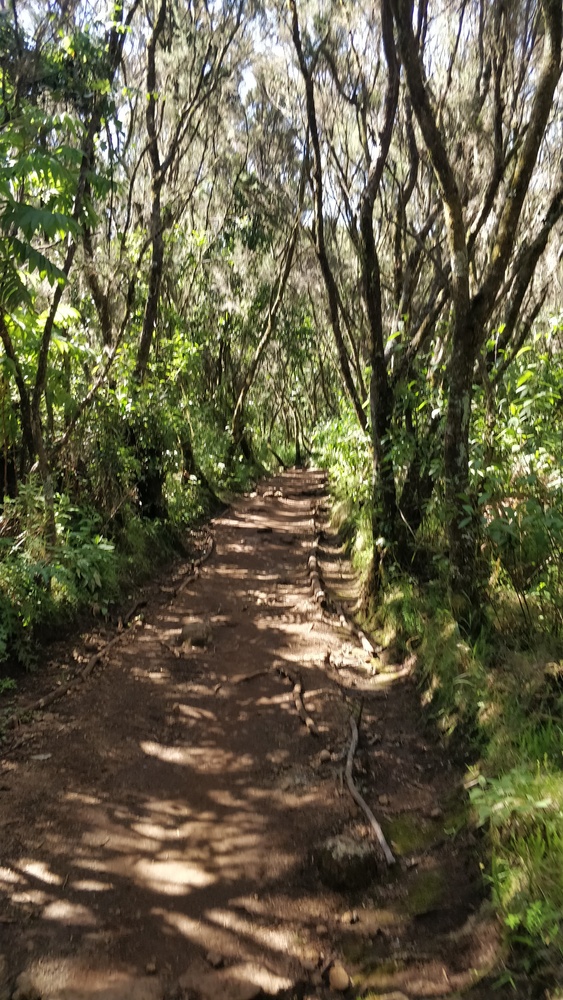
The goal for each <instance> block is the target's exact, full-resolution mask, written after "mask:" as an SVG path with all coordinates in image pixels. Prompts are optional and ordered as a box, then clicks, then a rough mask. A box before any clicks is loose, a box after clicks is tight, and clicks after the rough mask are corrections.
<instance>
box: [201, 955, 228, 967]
mask: <svg viewBox="0 0 563 1000" xmlns="http://www.w3.org/2000/svg"><path fill="white" fill-rule="evenodd" d="M205 960H206V962H209V964H210V965H211V966H212V967H213V968H214V969H220V968H221V967H222V966H223V965H224V964H225V960H224V958H223V956H222V955H220V954H219V952H218V951H208V952H207V955H206V956H205Z"/></svg>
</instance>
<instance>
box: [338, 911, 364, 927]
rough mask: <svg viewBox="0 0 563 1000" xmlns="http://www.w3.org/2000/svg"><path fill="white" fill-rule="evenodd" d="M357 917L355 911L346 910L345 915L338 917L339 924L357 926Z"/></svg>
mask: <svg viewBox="0 0 563 1000" xmlns="http://www.w3.org/2000/svg"><path fill="white" fill-rule="evenodd" d="M359 919H360V918H359V916H358V914H357V912H356V910H346V912H345V913H343V914H342V916H341V917H340V923H341V924H357V923H358V921H359Z"/></svg>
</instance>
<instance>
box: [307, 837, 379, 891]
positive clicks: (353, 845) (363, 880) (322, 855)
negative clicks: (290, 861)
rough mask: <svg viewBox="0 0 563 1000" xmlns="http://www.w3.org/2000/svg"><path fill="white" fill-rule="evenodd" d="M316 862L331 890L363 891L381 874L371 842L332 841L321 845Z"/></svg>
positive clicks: (332, 839)
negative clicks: (378, 873)
mask: <svg viewBox="0 0 563 1000" xmlns="http://www.w3.org/2000/svg"><path fill="white" fill-rule="evenodd" d="M316 861H317V866H318V869H319V874H320V876H321V879H322V880H323V882H324V883H325V885H328V886H329V887H330V888H331V889H338V890H346V891H351V890H354V889H363V888H365V887H366V885H368V884H369V883H370V882H371V881H373V879H374V878H375V876H376V875H377V872H378V859H377V855H376V853H375V851H374V849H373V844H372V843H371V842H368V841H365V842H363V843H360V842H358V841H357V840H355V839H354V838H352V837H347V836H344V835H340V836H337V837H329V838H328V839H327V840H325V841H324V842H323V843H321V844H320V845H319V847H318V848H317V853H316Z"/></svg>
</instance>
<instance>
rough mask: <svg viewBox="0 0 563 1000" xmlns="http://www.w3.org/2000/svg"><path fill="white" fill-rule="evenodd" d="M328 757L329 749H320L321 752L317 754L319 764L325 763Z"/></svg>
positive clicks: (329, 757) (329, 754) (329, 756)
mask: <svg viewBox="0 0 563 1000" xmlns="http://www.w3.org/2000/svg"><path fill="white" fill-rule="evenodd" d="M330 759H331V753H330V750H321V752H320V754H319V761H320V763H321V764H327V763H328V761H329V760H330Z"/></svg>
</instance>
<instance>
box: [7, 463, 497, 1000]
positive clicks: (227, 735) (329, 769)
mask: <svg viewBox="0 0 563 1000" xmlns="http://www.w3.org/2000/svg"><path fill="white" fill-rule="evenodd" d="M323 495H324V478H323V475H322V473H320V472H292V471H289V472H286V473H284V474H283V475H282V476H279V477H278V478H276V479H274V480H270V481H269V482H268V484H267V485H266V486H263V487H261V488H260V489H259V490H258V491H257V492H256V493H254V494H252V495H250V496H248V497H245V498H242V499H241V500H240V501H238V502H237V503H236V504H235V505H234V506H233V507H232V508H230V509H229V510H228V511H227V512H226V513H224V514H223V515H222V516H220V517H218V518H216V519H215V520H214V521H213V522H212V525H211V530H212V533H213V537H214V542H215V547H214V553H213V555H212V557H211V558H210V559H209V560H208V561H207V562H206V563H205V564H204V565H202V566H201V568H200V571H199V576H198V577H194V578H192V579H190V580H187V581H186V585H183V586H182V587H173V588H171V589H170V592H169V593H161V595H160V598H159V599H152V600H149V602H148V604H147V607H146V609H145V615H144V621H143V623H142V624H140V626H139V627H138V628H136V629H135V630H134V631H133V632H131V634H127V635H125V636H123V638H122V639H121V640H120V642H119V643H116V644H115V645H114V646H113V648H112V649H111V650H110V652H109V654H108V657H107V660H106V662H104V663H101V662H100V661H97V662H96V664H95V665H94V666H93V668H92V670H91V671H90V672H89V673H88V675H87V677H86V679H85V680H84V683H82V684H80V685H79V686H76V687H74V688H72V690H71V692H70V694H69V696H68V697H65V698H63V699H61V700H59V701H56V702H54V703H53V704H52V705H51V706H49V707H50V711H42V712H35V713H34V714H33V715H32V717H31V718H30V719H27V720H25V719H24V720H23V722H22V725H21V726H20V730H19V732H20V731H21V732H22V734H23V736H22V742H21V745H18V746H17V747H16V749H15V750H14V751H13V752H12V753H11V754H9V755H8V756H7V757H5V758H4V759H3V760H2V762H1V775H0V843H1V858H0V935H1V938H0V1000H7V998H11V997H12V996H16V997H17V998H18V1000H32V998H33V997H35V998H36V1000H37V998H38V997H41V998H42V1000H133V998H135V1000H188V998H189V1000H193V998H201V1000H218V998H226V1000H245V998H247V1000H249V998H251V997H255V996H275V995H282V996H287V997H293V996H296V997H300V998H305V997H311V998H312V997H330V996H333V995H335V992H334V991H335V990H337V992H338V990H340V991H343V990H344V989H345V988H347V989H348V993H347V995H358V996H360V995H362V994H365V993H366V992H367V991H369V990H371V991H372V992H371V994H370V995H371V996H373V995H374V992H373V991H375V995H377V994H378V993H380V994H385V993H386V992H387V993H389V992H391V991H400V992H401V993H402V994H403V996H406V997H413V998H414V997H431V996H447V995H451V994H453V993H454V992H455V991H459V990H461V989H467V988H468V987H470V986H471V985H472V984H474V983H475V981H476V979H477V978H479V976H481V975H484V974H485V973H486V972H487V971H488V970H489V969H490V968H491V967H492V966H493V964H494V962H495V959H496V956H497V933H496V928H495V925H494V922H493V920H492V919H491V918H488V917H486V916H485V914H484V913H483V912H482V910H481V909H480V904H481V878H480V872H479V868H478V863H477V858H476V855H475V851H474V850H473V849H472V845H471V843H469V842H468V835H467V834H466V833H465V832H463V830H462V824H461V823H459V815H460V811H461V810H462V809H463V804H462V802H461V800H460V795H459V787H460V781H461V774H460V773H458V772H457V771H456V769H455V768H454V767H452V766H450V764H449V762H448V759H447V756H446V755H445V752H444V750H443V748H441V747H440V746H439V744H438V742H437V741H436V740H435V739H434V738H433V737H432V735H431V734H430V735H429V733H428V732H427V731H425V730H424V728H423V720H422V714H421V710H420V704H419V695H418V692H417V690H416V687H415V685H414V683H413V678H412V669H413V663H412V662H406V663H404V662H400V663H393V662H385V661H386V660H387V661H388V660H389V657H388V656H387V657H385V655H384V651H381V650H379V652H380V653H381V658H378V657H374V655H373V650H371V649H366V648H365V643H362V639H361V636H362V635H363V633H361V634H360V633H358V631H357V629H356V630H355V631H354V630H353V629H351V627H350V615H349V608H350V606H351V604H352V603H353V600H354V598H355V586H356V584H355V581H354V578H353V576H352V574H351V572H350V568H349V565H348V563H347V562H346V560H345V558H344V556H343V553H342V550H341V548H340V544H339V541H338V539H337V538H335V537H334V536H333V535H332V534H331V533H330V531H329V529H328V526H327V524H326V523H323ZM319 523H320V524H321V533H320V535H319ZM315 540H316V545H315ZM313 546H314V547H315V573H316V578H315V580H314V586H313V588H311V580H310V568H311V567H310V555H311V550H312V548H313ZM319 592H323V594H326V595H328V600H327V601H325V600H322V599H320V598H319ZM331 608H332V609H333V611H334V610H336V612H337V613H331V610H330V609H331ZM364 639H365V640H366V642H368V643H369V638H368V637H366V636H364ZM69 655H70V654H69ZM61 666H63V665H61ZM360 714H361V724H360V732H359V744H358V748H357V749H355V753H354V755H353V758H354V759H353V769H354V782H355V784H356V785H357V787H358V789H359V792H360V794H361V796H362V797H363V799H364V800H365V802H366V803H367V804H368V806H369V808H370V809H371V810H372V811H373V812H374V813H375V814H376V816H377V819H378V821H380V822H381V826H382V828H383V833H384V835H385V838H386V840H387V842H388V843H389V844H390V845H391V849H392V851H393V853H394V855H395V856H396V858H397V863H396V864H394V865H393V866H392V868H391V869H389V868H388V866H387V865H386V863H385V861H384V860H383V855H382V853H381V850H380V848H379V846H378V844H377V841H376V839H375V837H374V833H373V829H372V827H371V824H370V823H369V822H368V820H367V818H366V815H365V814H364V813H363V812H362V811H361V810H360V809H359V808H358V807H357V805H356V804H355V802H354V801H353V800H352V798H351V796H350V795H349V792H348V789H347V787H346V780H347V773H346V771H347V769H346V764H347V757H348V756H349V748H350V717H351V716H352V717H353V718H354V719H355V720H358V719H359V718H360ZM24 737H25V738H24ZM456 825H457V827H458V828H459V832H457V835H456ZM337 973H338V974H339V975H340V979H339V978H338V975H337ZM350 977H351V979H350ZM337 988H338V989H337Z"/></svg>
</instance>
